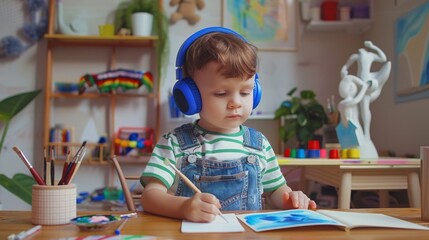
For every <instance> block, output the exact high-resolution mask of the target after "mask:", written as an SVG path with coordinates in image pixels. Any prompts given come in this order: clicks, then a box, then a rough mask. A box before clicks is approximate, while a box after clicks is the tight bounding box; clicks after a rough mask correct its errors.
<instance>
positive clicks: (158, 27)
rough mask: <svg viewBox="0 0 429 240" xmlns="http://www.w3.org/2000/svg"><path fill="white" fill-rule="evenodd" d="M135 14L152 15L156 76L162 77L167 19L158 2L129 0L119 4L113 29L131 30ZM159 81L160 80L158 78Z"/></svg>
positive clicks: (166, 39)
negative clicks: (155, 44)
mask: <svg viewBox="0 0 429 240" xmlns="http://www.w3.org/2000/svg"><path fill="white" fill-rule="evenodd" d="M137 12H147V13H150V14H152V15H153V23H152V25H153V26H152V29H153V30H152V32H153V34H155V35H157V36H158V41H157V46H156V52H157V56H158V57H157V66H158V74H159V76H161V75H162V70H163V69H164V66H166V64H167V63H168V56H169V47H168V18H167V16H166V15H165V14H164V12H163V10H162V6H161V5H160V2H159V1H154V0H131V1H128V2H121V3H120V4H119V6H118V8H117V10H116V12H115V29H116V31H119V30H120V29H121V28H126V29H131V26H132V15H133V13H137ZM159 79H162V77H160V78H159Z"/></svg>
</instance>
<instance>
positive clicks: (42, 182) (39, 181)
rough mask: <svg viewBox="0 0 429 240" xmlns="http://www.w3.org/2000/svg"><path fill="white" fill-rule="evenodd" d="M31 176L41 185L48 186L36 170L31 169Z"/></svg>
mask: <svg viewBox="0 0 429 240" xmlns="http://www.w3.org/2000/svg"><path fill="white" fill-rule="evenodd" d="M30 172H31V175H33V177H34V179H35V180H36V182H37V183H38V184H39V185H46V184H45V182H44V181H43V179H42V178H41V177H40V175H39V174H38V173H37V172H36V170H35V169H34V168H30Z"/></svg>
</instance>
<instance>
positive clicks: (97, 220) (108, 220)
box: [70, 214, 122, 231]
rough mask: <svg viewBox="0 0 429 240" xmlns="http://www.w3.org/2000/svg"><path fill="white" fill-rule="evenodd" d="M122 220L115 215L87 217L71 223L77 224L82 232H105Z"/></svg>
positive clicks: (77, 218) (81, 217) (73, 220)
mask: <svg viewBox="0 0 429 240" xmlns="http://www.w3.org/2000/svg"><path fill="white" fill-rule="evenodd" d="M121 220H122V218H121V217H119V216H113V215H98V214H97V215H85V216H79V217H76V218H73V219H71V220H70V222H71V223H73V224H75V225H76V226H78V227H79V228H80V230H84V231H89V230H96V231H97V230H104V229H107V228H110V227H111V226H112V225H114V224H115V223H117V222H119V221H121Z"/></svg>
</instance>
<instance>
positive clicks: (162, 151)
mask: <svg viewBox="0 0 429 240" xmlns="http://www.w3.org/2000/svg"><path fill="white" fill-rule="evenodd" d="M194 124H195V127H196V129H197V131H198V132H199V133H200V134H198V136H197V138H198V140H199V142H200V145H199V146H196V147H194V148H190V149H186V150H185V152H184V151H182V150H181V149H180V147H179V143H178V140H177V138H176V136H175V134H174V131H173V132H169V133H167V134H165V135H164V136H163V137H162V138H161V139H160V140H159V142H158V143H157V144H156V146H155V148H154V150H153V153H152V156H151V158H150V160H149V163H148V164H147V166H146V168H145V169H144V171H143V174H142V177H143V178H142V184H145V182H144V181H145V180H147V178H148V177H155V178H157V179H159V180H160V181H162V182H163V183H164V184H165V186H166V187H167V188H169V192H171V193H174V192H175V191H176V185H177V184H174V183H177V181H178V178H177V177H176V176H175V175H176V174H175V172H174V171H173V170H172V169H171V168H170V167H167V166H166V165H165V164H164V159H169V160H170V161H173V162H176V159H180V158H182V157H183V156H185V155H188V154H190V153H192V154H194V155H196V156H197V157H199V158H205V159H210V160H217V161H222V160H231V159H239V158H242V157H244V156H248V155H250V154H254V155H257V156H259V159H260V161H259V164H260V169H261V171H262V174H261V176H262V186H263V189H264V192H271V191H275V190H276V189H277V188H279V187H281V186H282V185H284V184H286V180H285V178H284V177H283V174H282V173H281V171H280V167H279V165H278V162H277V158H276V156H275V154H274V151H273V149H272V147H271V145H270V143H269V142H268V140H267V138H266V137H265V136H262V140H263V141H262V146H263V149H262V151H258V150H255V149H252V148H249V147H246V146H244V145H243V130H242V127H240V131H239V132H237V133H232V134H221V133H216V132H209V131H207V130H205V129H203V128H201V127H199V126H198V124H196V123H194Z"/></svg>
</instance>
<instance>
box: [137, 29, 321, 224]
mask: <svg viewBox="0 0 429 240" xmlns="http://www.w3.org/2000/svg"><path fill="white" fill-rule="evenodd" d="M176 67H177V69H176V77H177V80H178V81H177V82H176V84H175V86H174V88H173V95H174V98H175V102H176V104H177V105H178V107H179V109H180V110H181V111H182V112H184V113H185V114H187V115H192V114H195V113H199V117H200V118H199V119H198V120H196V121H195V122H194V123H190V124H185V125H183V126H181V127H178V128H176V129H175V130H174V131H172V132H170V133H167V134H166V135H164V136H163V137H162V139H160V141H159V142H158V144H157V145H156V147H155V149H154V151H153V154H152V157H151V159H150V161H149V163H148V165H147V167H146V168H145V170H144V172H143V174H142V184H144V185H145V188H144V191H143V195H142V199H141V201H142V204H143V209H144V211H146V212H151V213H154V214H159V215H163V216H168V217H173V218H179V219H186V220H189V221H194V222H210V221H213V220H214V218H215V217H216V215H218V214H219V208H220V209H222V210H259V209H262V204H263V200H262V199H263V196H264V197H265V198H266V200H267V201H269V204H270V205H271V206H273V207H275V208H285V209H289V208H310V209H315V208H316V203H315V202H314V201H312V200H310V199H309V198H308V197H307V196H306V195H305V194H304V193H302V192H301V191H292V189H290V188H289V187H288V186H287V185H286V181H285V179H284V177H283V175H282V173H281V171H280V168H279V166H278V163H277V160H276V157H275V154H274V151H273V149H272V148H271V146H270V144H269V142H268V140H267V139H266V138H265V137H264V136H263V135H262V134H261V133H260V132H258V131H256V130H254V129H251V128H247V127H245V126H243V125H242V124H243V123H244V122H245V121H246V120H247V119H248V118H249V116H250V114H251V111H252V109H254V108H255V107H256V106H257V105H258V103H259V101H260V99H261V87H260V85H259V80H258V75H257V73H256V67H257V53H256V48H255V47H254V46H253V45H251V44H250V43H248V42H247V41H246V40H245V39H244V38H243V37H241V36H240V35H239V34H238V33H235V32H234V31H232V30H230V29H227V28H222V27H211V28H206V29H202V30H200V31H198V32H197V33H195V34H193V35H192V36H190V37H189V38H188V39H187V40H186V41H185V42H184V43H183V45H182V46H181V48H180V49H179V52H178V55H177V59H176ZM164 160H167V161H170V162H171V163H173V164H175V165H176V166H177V168H178V169H179V170H180V171H181V172H182V173H183V174H185V175H186V176H187V177H188V178H189V179H190V180H191V181H192V182H193V183H194V184H195V185H196V186H197V187H198V188H199V189H200V190H201V192H202V193H194V192H193V191H192V190H191V188H189V187H188V186H187V185H186V184H185V183H184V182H183V180H182V179H180V178H179V176H178V174H175V172H174V170H173V169H172V168H171V167H170V166H168V165H167V164H168V163H167V164H165V162H164Z"/></svg>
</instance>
